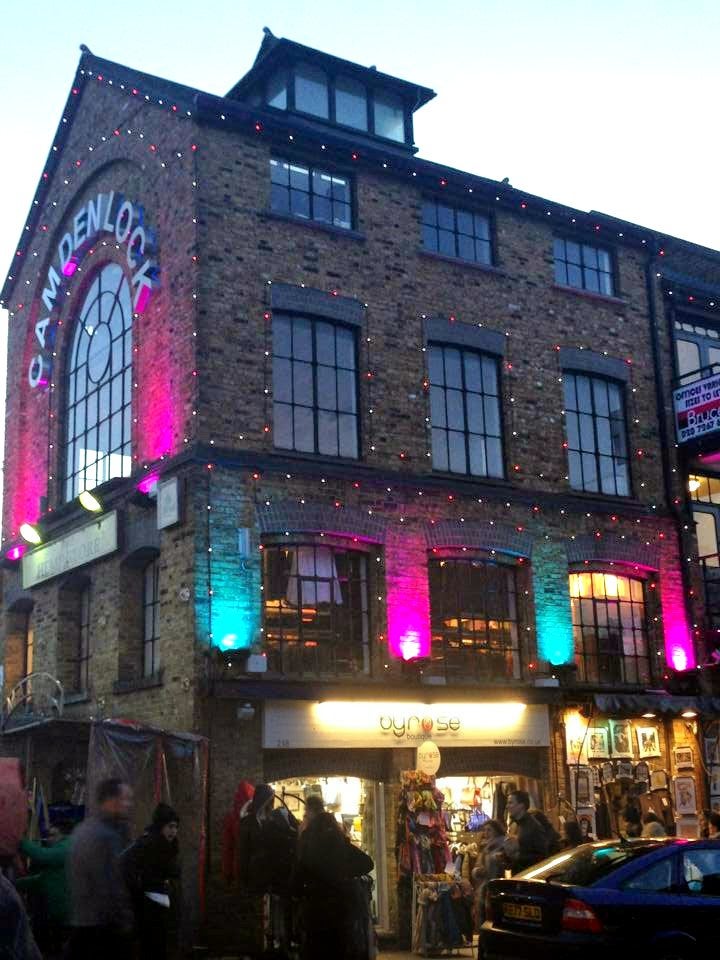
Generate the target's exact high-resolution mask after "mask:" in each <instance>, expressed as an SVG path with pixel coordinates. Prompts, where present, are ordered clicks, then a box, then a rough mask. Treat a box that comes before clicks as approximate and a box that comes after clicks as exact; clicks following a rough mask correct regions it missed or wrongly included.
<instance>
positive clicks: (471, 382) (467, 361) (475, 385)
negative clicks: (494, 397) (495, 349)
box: [463, 351, 492, 393]
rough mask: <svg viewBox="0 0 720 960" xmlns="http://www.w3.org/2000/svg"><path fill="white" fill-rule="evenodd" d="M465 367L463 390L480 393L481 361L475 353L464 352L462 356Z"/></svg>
mask: <svg viewBox="0 0 720 960" xmlns="http://www.w3.org/2000/svg"><path fill="white" fill-rule="evenodd" d="M463 363H464V367H465V389H466V390H473V391H474V392H476V393H480V391H481V390H482V375H481V372H480V371H481V369H482V360H481V358H480V356H479V355H478V354H477V353H470V352H469V351H465V353H464V354H463ZM490 392H492V391H490Z"/></svg>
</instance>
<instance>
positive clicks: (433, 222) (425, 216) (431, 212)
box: [422, 202, 437, 227]
mask: <svg viewBox="0 0 720 960" xmlns="http://www.w3.org/2000/svg"><path fill="white" fill-rule="evenodd" d="M422 222H423V223H425V224H428V225H429V226H432V227H436V226H437V204H436V203H432V202H425V203H423V205H422Z"/></svg>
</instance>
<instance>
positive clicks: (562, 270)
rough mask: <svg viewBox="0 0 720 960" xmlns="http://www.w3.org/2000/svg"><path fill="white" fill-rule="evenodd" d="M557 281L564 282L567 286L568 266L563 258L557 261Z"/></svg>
mask: <svg viewBox="0 0 720 960" xmlns="http://www.w3.org/2000/svg"><path fill="white" fill-rule="evenodd" d="M555 282H556V283H562V284H563V285H564V286H567V283H568V276H567V266H566V264H565V262H564V261H561V260H556V261H555Z"/></svg>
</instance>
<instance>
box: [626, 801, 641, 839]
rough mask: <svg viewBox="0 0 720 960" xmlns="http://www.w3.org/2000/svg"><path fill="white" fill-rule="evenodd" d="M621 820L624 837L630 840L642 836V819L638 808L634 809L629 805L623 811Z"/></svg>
mask: <svg viewBox="0 0 720 960" xmlns="http://www.w3.org/2000/svg"><path fill="white" fill-rule="evenodd" d="M621 818H622V826H623V829H624V836H626V837H629V838H633V837H640V836H642V822H641V819H640V811H639V810H638V808H637V807H632V806H630V804H628V805H627V806H626V807H625V808H624V809H623V811H622V814H621Z"/></svg>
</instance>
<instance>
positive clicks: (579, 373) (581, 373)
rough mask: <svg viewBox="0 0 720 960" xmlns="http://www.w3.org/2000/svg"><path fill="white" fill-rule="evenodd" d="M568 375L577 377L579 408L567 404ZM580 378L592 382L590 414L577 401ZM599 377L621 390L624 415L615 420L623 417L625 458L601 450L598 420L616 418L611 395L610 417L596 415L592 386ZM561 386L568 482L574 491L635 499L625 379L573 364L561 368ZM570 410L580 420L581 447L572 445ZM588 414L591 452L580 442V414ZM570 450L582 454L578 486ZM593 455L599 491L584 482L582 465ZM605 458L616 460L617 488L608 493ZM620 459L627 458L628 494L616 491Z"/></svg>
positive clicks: (610, 420)
mask: <svg viewBox="0 0 720 960" xmlns="http://www.w3.org/2000/svg"><path fill="white" fill-rule="evenodd" d="M569 377H574V378H575V385H574V388H573V389H574V391H575V402H576V408H574V409H572V408H570V407H568V404H567V393H566V389H567V383H568V378H569ZM578 377H586V378H587V379H588V380H589V382H590V399H591V406H592V412H591V413H590V414H587V413H586V412H585V411H581V410H580V409H579V403H578V400H577V378H578ZM596 380H597V381H600V382H603V383H604V384H605V388H606V389H608V387H609V385H613V386H615V387H617V389H618V391H619V393H620V399H621V401H622V418H614V419H622V425H623V435H624V438H625V449H626V451H627V453H626V456H625V457H624V458H622V457H621V458H618V457H617V456H616V454H615V453H613V454H612V455H609V454H606V453H601V451H600V449H599V443H598V426H597V421H598V419H607V420H608V422H609V424H610V425H612V421H613V417H611V416H610V413H609V409H610V408H609V398H608V415H607V417H604V416H602V417H599V416H598V414H597V412H596V403H595V389H594V386H593V383H594V381H596ZM562 386H563V417H564V419H565V441H564V447H565V450H566V451H567V455H568V456H567V467H568V483H569V484H570V487H571V489H572V490H574V491H576V492H577V493H582V494H591V495H593V496H603V497H613V498H622V499H628V498H632V497H633V496H634V491H633V472H632V457H631V455H630V449H631V445H630V429H629V421H628V408H627V399H628V398H627V390H626V384H625V381H623V380H618V379H616V378H614V377H609V376H606V375H605V374H604V373H590V372H589V371H586V370H579V369H576V368H572V367H570V368H567V369H563V370H562ZM568 413H570V414H573V415H574V416H575V417H576V418H577V420H578V427H577V437H578V444H579V446H578V447H577V448H575V447H571V445H570V431H569V429H568ZM588 415H589V416H591V417H592V429H593V449H592V450H591V451H588V450H583V449H582V441H581V429H580V417H581V416H588ZM610 440H611V443H612V429H611V430H610ZM571 453H574V454H577V456H578V457H579V461H580V477H581V481H582V483H581V486H575V485H574V484H573V480H572V467H571V462H572V461H571V456H570V455H571ZM590 454H592V457H593V459H594V463H595V471H596V474H595V475H596V478H597V489H596V490H592V489H590V488H588V487H587V486H586V483H585V469H584V466H583V456H588V455H590ZM602 457H607V458H609V459H611V460H612V461H613V481H614V487H615V492H614V493H608V492H606V491H605V490H603V488H602V487H603V484H602V476H603V474H602V471H601V458H602ZM618 459H620V460H624V461H625V463H626V470H627V493H618V492H617V488H618V470H617V465H616V461H617V460H618Z"/></svg>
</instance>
